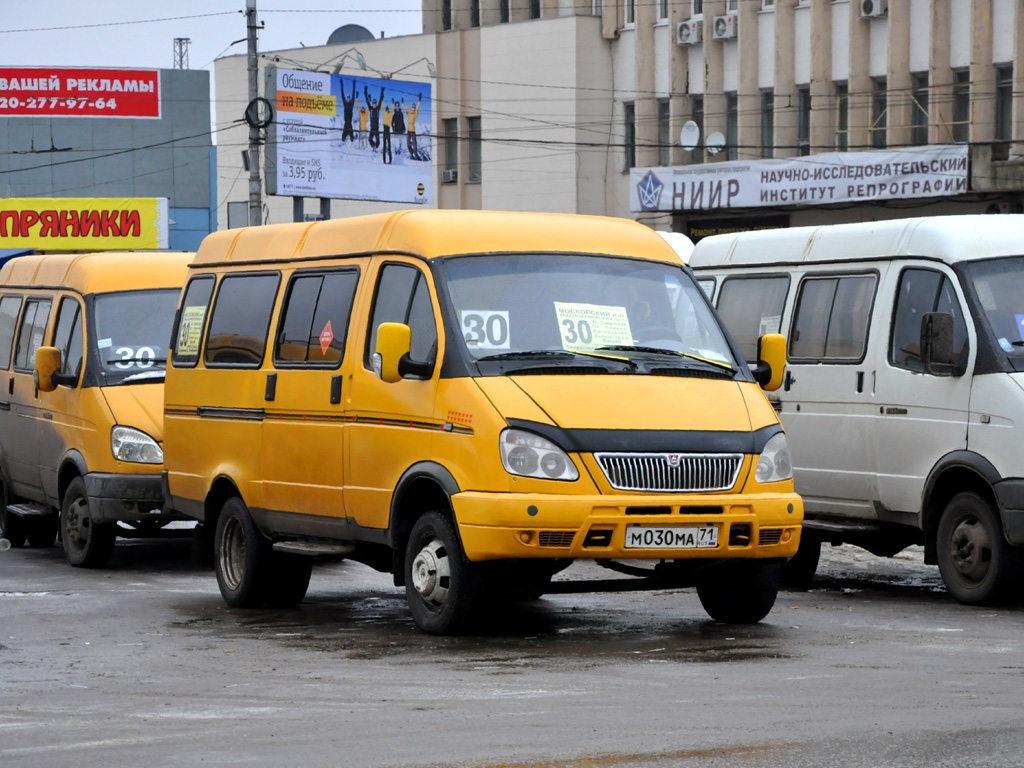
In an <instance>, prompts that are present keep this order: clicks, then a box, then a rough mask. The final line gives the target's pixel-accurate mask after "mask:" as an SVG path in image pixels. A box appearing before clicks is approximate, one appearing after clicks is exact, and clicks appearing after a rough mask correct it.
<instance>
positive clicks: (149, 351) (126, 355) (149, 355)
mask: <svg viewBox="0 0 1024 768" xmlns="http://www.w3.org/2000/svg"><path fill="white" fill-rule="evenodd" d="M156 349H158V348H156ZM156 349H154V348H153V347H138V348H136V347H118V348H117V349H115V350H114V354H115V355H117V359H116V360H115V361H114V367H115V368H117V369H118V370H119V371H127V370H130V369H132V368H142V369H146V368H152V367H153V363H154V361H155V360H156Z"/></svg>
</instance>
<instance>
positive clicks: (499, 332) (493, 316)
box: [459, 309, 511, 349]
mask: <svg viewBox="0 0 1024 768" xmlns="http://www.w3.org/2000/svg"><path fill="white" fill-rule="evenodd" d="M459 318H460V322H461V323H462V335H463V337H464V338H465V339H466V346H468V347H469V348H470V349H511V342H510V339H509V335H510V334H509V324H508V310H491V309H464V310H462V312H461V313H460V314H459Z"/></svg>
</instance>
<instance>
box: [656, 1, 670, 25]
mask: <svg viewBox="0 0 1024 768" xmlns="http://www.w3.org/2000/svg"><path fill="white" fill-rule="evenodd" d="M658 21H668V0H658Z"/></svg>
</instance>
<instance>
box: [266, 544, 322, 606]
mask: <svg viewBox="0 0 1024 768" xmlns="http://www.w3.org/2000/svg"><path fill="white" fill-rule="evenodd" d="M271 563H272V565H271V572H272V573H273V579H272V582H271V584H270V588H269V593H268V595H267V605H268V606H270V607H271V608H293V607H294V606H296V605H298V604H299V603H301V602H302V598H304V597H305V596H306V590H307V589H309V577H310V575H311V574H312V572H313V559H312V558H311V557H306V556H304V555H292V554H284V553H282V552H271Z"/></svg>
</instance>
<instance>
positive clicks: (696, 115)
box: [690, 96, 704, 163]
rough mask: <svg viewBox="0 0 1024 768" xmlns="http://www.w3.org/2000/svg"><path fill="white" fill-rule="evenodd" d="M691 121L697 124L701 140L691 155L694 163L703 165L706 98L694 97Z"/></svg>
mask: <svg viewBox="0 0 1024 768" xmlns="http://www.w3.org/2000/svg"><path fill="white" fill-rule="evenodd" d="M690 104H691V109H690V119H692V120H693V122H695V123H696V124H697V128H699V129H700V139H699V140H698V142H697V146H696V147H695V148H694V150H693V152H692V153H691V157H692V158H693V162H695V163H703V162H704V97H703V96H694V97H693V98H692V100H691V102H690Z"/></svg>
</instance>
